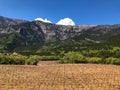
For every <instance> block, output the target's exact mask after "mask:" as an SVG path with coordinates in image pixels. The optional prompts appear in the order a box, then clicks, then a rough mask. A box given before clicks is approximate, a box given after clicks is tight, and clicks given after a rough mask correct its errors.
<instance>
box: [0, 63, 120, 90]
mask: <svg viewBox="0 0 120 90" xmlns="http://www.w3.org/2000/svg"><path fill="white" fill-rule="evenodd" d="M0 90H120V66H114V65H93V64H55V65H40V66H17V65H0Z"/></svg>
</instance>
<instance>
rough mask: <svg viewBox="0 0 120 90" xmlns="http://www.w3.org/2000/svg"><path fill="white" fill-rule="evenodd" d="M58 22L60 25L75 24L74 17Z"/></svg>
mask: <svg viewBox="0 0 120 90" xmlns="http://www.w3.org/2000/svg"><path fill="white" fill-rule="evenodd" d="M56 24H58V25H71V26H75V23H74V21H73V20H72V19H70V18H64V19H61V20H60V21H58V22H57V23H56Z"/></svg>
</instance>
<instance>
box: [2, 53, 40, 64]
mask: <svg viewBox="0 0 120 90" xmlns="http://www.w3.org/2000/svg"><path fill="white" fill-rule="evenodd" d="M39 60H41V58H40V56H36V55H34V56H29V57H28V56H23V55H17V56H14V55H2V56H0V64H16V65H25V64H28V65H37V63H38V62H39Z"/></svg>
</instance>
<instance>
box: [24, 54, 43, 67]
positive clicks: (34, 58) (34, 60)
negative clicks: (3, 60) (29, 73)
mask: <svg viewBox="0 0 120 90" xmlns="http://www.w3.org/2000/svg"><path fill="white" fill-rule="evenodd" d="M40 60H41V57H40V56H37V55H31V56H29V58H28V59H27V60H26V64H28V65H37V63H38V62H39V61H40Z"/></svg>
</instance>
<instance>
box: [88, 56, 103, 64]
mask: <svg viewBox="0 0 120 90" xmlns="http://www.w3.org/2000/svg"><path fill="white" fill-rule="evenodd" d="M86 61H87V62H88V63H95V64H99V63H101V61H102V59H101V58H99V57H90V58H86Z"/></svg>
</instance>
